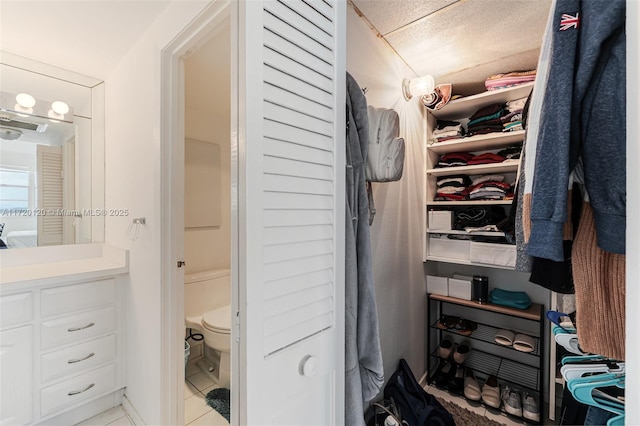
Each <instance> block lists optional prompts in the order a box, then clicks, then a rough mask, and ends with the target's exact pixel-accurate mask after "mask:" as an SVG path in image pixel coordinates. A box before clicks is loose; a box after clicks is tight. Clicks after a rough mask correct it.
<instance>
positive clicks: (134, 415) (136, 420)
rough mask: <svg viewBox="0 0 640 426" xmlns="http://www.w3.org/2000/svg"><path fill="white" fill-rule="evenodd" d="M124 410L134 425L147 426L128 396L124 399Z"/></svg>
mask: <svg viewBox="0 0 640 426" xmlns="http://www.w3.org/2000/svg"><path fill="white" fill-rule="evenodd" d="M122 408H123V409H124V412H125V413H126V414H127V417H129V420H131V423H133V424H134V425H135V426H144V425H145V422H144V420H142V417H140V414H138V412H137V411H136V409H135V407H134V406H133V404H132V403H131V401H129V398H127V395H125V396H124V397H122Z"/></svg>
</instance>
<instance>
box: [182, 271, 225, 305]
mask: <svg viewBox="0 0 640 426" xmlns="http://www.w3.org/2000/svg"><path fill="white" fill-rule="evenodd" d="M230 304H231V270H230V269H214V270H210V271H203V272H197V273H194V274H186V275H185V276H184V314H185V316H194V315H202V314H203V313H205V312H207V311H211V310H213V309H216V308H220V307H222V306H225V305H230Z"/></svg>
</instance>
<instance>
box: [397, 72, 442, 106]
mask: <svg viewBox="0 0 640 426" xmlns="http://www.w3.org/2000/svg"><path fill="white" fill-rule="evenodd" d="M434 87H435V81H434V80H433V77H432V76H431V75H429V74H427V75H425V76H424V77H419V78H412V79H411V80H409V79H408V78H405V79H404V80H402V93H403V94H404V98H405V100H407V101H408V100H409V99H411V98H413V97H414V96H422V95H427V94H429V93H431V92H432V91H433V89H434Z"/></svg>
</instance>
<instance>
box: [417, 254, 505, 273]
mask: <svg viewBox="0 0 640 426" xmlns="http://www.w3.org/2000/svg"><path fill="white" fill-rule="evenodd" d="M426 260H428V261H431V262H445V263H456V264H458V265H471V266H482V267H485V268H497V269H508V270H511V271H513V270H514V269H515V267H513V266H504V265H491V264H487V263H477V262H472V261H470V260H462V259H452V258H450V257H438V256H429V255H428V256H427V259H426Z"/></svg>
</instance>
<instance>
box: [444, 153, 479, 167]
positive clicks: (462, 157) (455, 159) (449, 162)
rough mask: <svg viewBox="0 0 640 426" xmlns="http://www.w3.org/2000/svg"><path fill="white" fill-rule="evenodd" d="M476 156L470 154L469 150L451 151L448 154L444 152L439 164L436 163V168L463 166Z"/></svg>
mask: <svg viewBox="0 0 640 426" xmlns="http://www.w3.org/2000/svg"><path fill="white" fill-rule="evenodd" d="M473 157H474V155H473V154H469V153H468V152H450V153H448V154H444V155H443V156H442V157H440V160H439V161H438V164H436V166H435V167H436V168H441V167H461V166H466V165H468V163H469V160H471V159H472V158H473Z"/></svg>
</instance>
